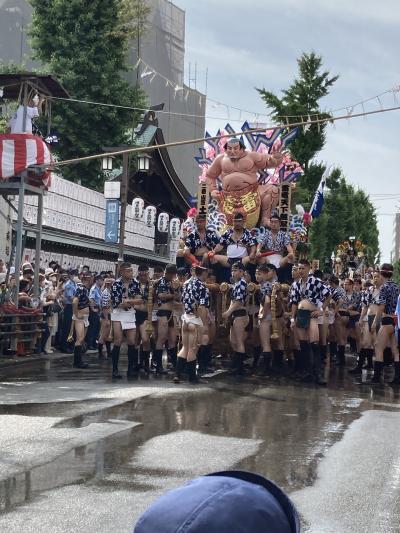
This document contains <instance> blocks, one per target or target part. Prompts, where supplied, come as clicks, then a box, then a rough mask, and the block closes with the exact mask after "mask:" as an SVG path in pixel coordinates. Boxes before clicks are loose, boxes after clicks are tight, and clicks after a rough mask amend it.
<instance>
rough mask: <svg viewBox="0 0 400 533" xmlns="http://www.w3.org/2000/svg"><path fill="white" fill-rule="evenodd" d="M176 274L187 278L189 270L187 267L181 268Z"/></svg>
mask: <svg viewBox="0 0 400 533" xmlns="http://www.w3.org/2000/svg"><path fill="white" fill-rule="evenodd" d="M176 273H177V274H178V276H186V274H187V270H186V268H185V267H179V268H177V269H176Z"/></svg>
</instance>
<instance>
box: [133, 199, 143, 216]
mask: <svg viewBox="0 0 400 533" xmlns="http://www.w3.org/2000/svg"><path fill="white" fill-rule="evenodd" d="M143 213H144V200H143V199H142V198H134V199H133V200H132V214H133V218H134V219H135V220H142V218H143Z"/></svg>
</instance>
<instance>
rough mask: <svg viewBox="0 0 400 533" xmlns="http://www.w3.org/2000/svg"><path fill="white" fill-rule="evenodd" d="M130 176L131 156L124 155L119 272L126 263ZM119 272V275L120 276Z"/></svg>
mask: <svg viewBox="0 0 400 533" xmlns="http://www.w3.org/2000/svg"><path fill="white" fill-rule="evenodd" d="M128 176H129V154H122V180H121V214H120V222H119V245H118V266H117V269H118V272H119V269H120V266H121V264H122V263H123V262H124V245H125V220H126V206H127V203H128ZM118 272H117V274H118Z"/></svg>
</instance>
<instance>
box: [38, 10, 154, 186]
mask: <svg viewBox="0 0 400 533" xmlns="http://www.w3.org/2000/svg"><path fill="white" fill-rule="evenodd" d="M30 2H31V4H32V6H33V8H34V11H33V18H32V25H31V38H32V48H33V50H34V57H35V58H36V59H38V60H40V61H41V62H42V63H43V64H44V65H45V67H46V68H47V69H48V70H49V72H51V73H53V74H54V75H55V76H56V77H57V78H58V79H59V80H60V81H61V82H62V84H63V85H64V87H65V88H66V90H67V91H68V92H69V94H70V95H71V97H72V98H76V99H81V100H90V101H94V102H102V103H117V104H119V105H122V106H129V107H144V106H145V105H146V104H145V99H144V94H143V92H142V90H141V89H140V88H139V87H132V86H131V85H130V84H129V83H128V82H127V81H126V80H125V79H124V78H123V75H124V73H125V72H126V71H127V70H128V66H127V52H128V48H129V45H130V41H131V39H132V38H133V37H135V36H136V35H137V34H138V32H139V33H141V32H142V31H144V30H145V27H146V25H145V23H146V19H147V16H148V13H149V9H148V8H147V7H146V5H145V3H144V2H143V1H142V0H122V1H118V0H92V1H91V2H89V3H87V2H82V1H81V0H51V1H49V0H30ZM139 116H140V113H137V112H134V111H132V110H129V109H121V108H116V107H103V106H97V105H96V106H95V105H89V104H83V103H77V102H62V101H57V102H55V103H54V104H53V111H52V129H53V130H56V131H58V132H59V133H60V138H61V142H60V144H59V146H58V147H57V148H55V150H56V153H57V155H58V157H59V158H60V159H73V158H76V157H81V156H85V155H91V154H94V153H99V152H102V147H103V146H116V145H120V144H126V143H127V142H129V134H128V133H129V130H130V129H131V128H132V127H135V126H136V125H137V122H138V119H139ZM63 175H64V177H66V178H67V179H70V180H71V181H76V180H78V179H80V180H81V182H82V184H84V185H87V186H89V187H92V188H95V189H99V190H101V189H102V186H103V181H104V179H102V176H101V171H100V162H99V161H98V160H94V161H90V162H87V163H81V164H76V165H72V166H66V167H63Z"/></svg>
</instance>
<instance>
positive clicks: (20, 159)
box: [0, 133, 52, 186]
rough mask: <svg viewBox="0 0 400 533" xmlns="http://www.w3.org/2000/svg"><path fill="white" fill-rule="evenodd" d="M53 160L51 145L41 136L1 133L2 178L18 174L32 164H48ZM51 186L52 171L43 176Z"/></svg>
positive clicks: (0, 172)
mask: <svg viewBox="0 0 400 533" xmlns="http://www.w3.org/2000/svg"><path fill="white" fill-rule="evenodd" d="M51 161H52V158H51V153H50V150H49V147H48V146H47V144H46V143H45V142H44V140H43V139H42V138H41V137H37V136H36V135H30V134H28V133H14V134H0V179H2V180H6V179H8V178H12V177H13V176H18V175H19V174H21V172H23V171H24V170H26V169H27V168H28V167H30V166H31V165H48V164H50V163H51ZM40 179H41V181H42V182H43V183H44V185H45V186H49V180H50V173H49V172H45V173H44V174H43V176H41V178H40Z"/></svg>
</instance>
